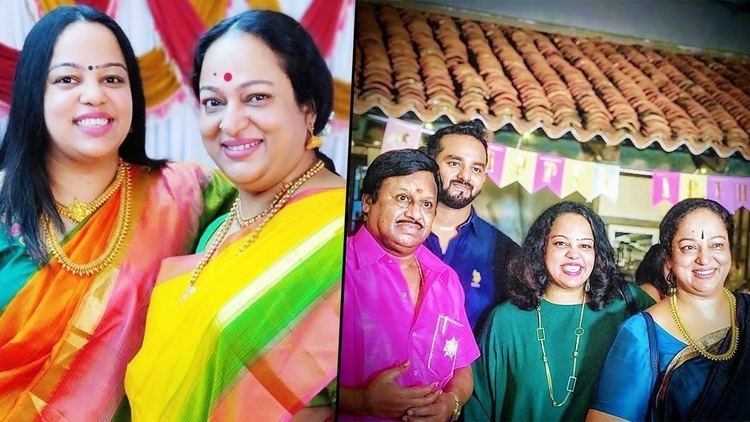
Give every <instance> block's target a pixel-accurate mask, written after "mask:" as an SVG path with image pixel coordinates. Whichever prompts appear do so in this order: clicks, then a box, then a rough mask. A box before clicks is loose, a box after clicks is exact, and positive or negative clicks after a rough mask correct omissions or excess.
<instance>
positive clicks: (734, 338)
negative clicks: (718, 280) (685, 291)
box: [669, 287, 740, 361]
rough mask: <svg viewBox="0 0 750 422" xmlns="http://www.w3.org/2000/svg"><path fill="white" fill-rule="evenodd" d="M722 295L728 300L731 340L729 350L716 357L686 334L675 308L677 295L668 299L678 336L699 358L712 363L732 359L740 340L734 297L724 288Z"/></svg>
mask: <svg viewBox="0 0 750 422" xmlns="http://www.w3.org/2000/svg"><path fill="white" fill-rule="evenodd" d="M724 294H725V295H726V297H727V299H728V300H729V323H730V324H731V326H730V331H731V339H730V343H731V344H730V345H729V349H727V351H726V352H724V353H720V354H718V355H715V354H713V353H711V352H709V351H708V350H706V349H705V348H704V347H702V346H700V345H699V344H698V342H697V341H695V340H693V338H692V337H690V334H688V332H687V329H686V328H685V324H683V323H682V320H681V319H680V314H679V312H678V308H677V295H676V294H673V295H672V296H670V297H669V310H670V311H671V312H672V319H673V320H674V323H675V324H676V325H677V329H679V330H680V334H682V337H684V338H685V340H687V342H688V344H689V345H690V347H692V348H693V349H695V351H696V352H698V353H699V354H700V355H701V356H703V357H704V358H706V359H708V360H713V361H726V360H729V359H732V357H734V354H735V353H737V345H738V344H739V339H740V328H739V327H738V326H737V301H736V299H735V298H734V295H733V294H732V292H730V291H729V289H727V288H726V287H724Z"/></svg>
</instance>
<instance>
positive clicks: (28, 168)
mask: <svg viewBox="0 0 750 422" xmlns="http://www.w3.org/2000/svg"><path fill="white" fill-rule="evenodd" d="M144 131H145V102H144V98H143V91H142V85H141V80H140V76H139V73H138V63H137V60H136V57H135V55H134V54H133V50H132V48H131V46H130V44H129V43H128V41H127V38H126V37H125V35H124V33H123V32H122V30H121V29H120V28H119V27H118V26H117V24H116V23H115V22H114V21H113V20H111V19H110V18H109V17H107V16H106V15H104V14H102V13H100V12H98V11H96V10H94V9H92V8H89V7H85V6H76V7H61V8H58V9H55V10H53V11H52V12H50V13H49V14H47V15H46V16H44V17H43V18H42V19H40V20H39V22H37V24H36V25H35V26H34V28H32V30H31V32H30V33H29V35H28V37H27V38H26V41H25V44H24V49H23V51H22V52H21V56H20V59H19V62H18V67H17V74H16V78H15V84H14V91H13V97H12V102H11V109H10V116H9V124H8V128H7V132H6V134H5V136H4V139H3V143H2V147H0V169H2V176H3V180H2V184H1V185H0V218H2V223H1V224H0V228H1V229H2V234H0V420H3V421H5V420H9V421H11V420H12V421H19V420H21V421H24V420H102V419H110V418H112V416H113V415H114V414H115V411H116V410H117V408H118V406H119V404H120V403H121V401H122V398H123V394H124V388H123V378H124V374H125V366H126V365H127V363H128V362H129V361H130V360H131V359H132V357H133V356H134V355H135V353H136V352H137V350H138V348H139V347H140V344H141V341H142V338H143V331H144V324H145V316H146V309H147V307H148V304H149V300H150V295H151V290H152V287H153V283H154V280H155V278H156V274H157V272H158V270H159V265H160V262H161V260H162V259H163V258H165V257H168V256H173V255H179V254H183V253H185V252H187V251H189V250H191V249H192V248H193V247H194V244H195V241H196V239H197V235H198V234H199V233H200V231H201V228H202V227H203V226H205V224H206V223H207V222H209V221H211V220H212V219H213V218H214V217H215V216H216V215H217V213H218V212H219V211H220V210H221V208H222V207H224V202H225V201H226V200H227V199H231V197H232V196H233V191H234V189H233V187H232V186H231V184H229V182H228V181H227V180H226V179H225V178H224V177H223V176H220V175H218V174H212V172H210V171H207V170H206V169H203V168H201V167H199V166H195V165H186V164H172V163H166V162H165V161H160V160H153V159H150V158H149V157H148V156H147V155H146V153H145V147H144V144H145V140H144Z"/></svg>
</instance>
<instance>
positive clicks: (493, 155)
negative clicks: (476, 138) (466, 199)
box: [486, 144, 507, 186]
mask: <svg viewBox="0 0 750 422" xmlns="http://www.w3.org/2000/svg"><path fill="white" fill-rule="evenodd" d="M506 149H507V147H506V146H505V145H500V144H489V145H487V169H486V172H487V177H489V178H490V180H492V181H493V182H494V183H495V184H496V185H498V186H500V177H501V176H502V175H503V165H504V164H505V150H506Z"/></svg>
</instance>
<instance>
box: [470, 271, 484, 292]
mask: <svg viewBox="0 0 750 422" xmlns="http://www.w3.org/2000/svg"><path fill="white" fill-rule="evenodd" d="M481 282H482V274H480V273H479V271H477V270H472V271H471V287H474V288H476V289H478V288H479V287H481V284H480V283H481Z"/></svg>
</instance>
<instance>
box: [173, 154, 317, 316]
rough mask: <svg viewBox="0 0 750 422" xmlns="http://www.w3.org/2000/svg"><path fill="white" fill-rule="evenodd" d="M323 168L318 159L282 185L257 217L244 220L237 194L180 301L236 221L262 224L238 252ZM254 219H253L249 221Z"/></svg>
mask: <svg viewBox="0 0 750 422" xmlns="http://www.w3.org/2000/svg"><path fill="white" fill-rule="evenodd" d="M322 168H323V162H322V161H320V160H318V161H317V162H316V163H315V164H313V166H312V167H310V168H309V169H308V170H307V171H306V172H305V173H304V174H303V175H302V176H300V177H299V178H298V179H297V180H295V181H294V182H292V184H291V185H290V186H288V187H287V186H286V184H285V185H284V186H283V187H282V189H283V193H281V195H278V194H277V195H276V196H275V197H274V200H273V201H272V202H271V204H269V205H268V207H267V208H266V209H264V210H263V211H261V213H260V214H258V215H256V216H255V217H251V218H249V219H245V220H244V222H243V218H242V217H241V216H240V215H239V214H240V213H239V209H240V206H241V205H240V204H241V202H240V197H239V195H238V196H237V199H235V200H234V204H232V209H231V210H230V211H229V216H228V217H227V219H226V220H224V222H223V223H222V224H221V226H219V228H218V229H217V230H216V233H215V234H214V236H213V240H212V241H211V243H210V244H209V246H208V248H207V249H206V252H205V253H204V254H203V257H202V258H201V260H200V262H198V266H197V267H195V269H194V270H193V272H192V274H190V280H189V282H188V288H187V289H186V290H185V293H183V294H182V298H181V299H180V302H184V301H185V300H187V298H188V297H190V295H191V294H193V293H194V292H195V290H196V289H197V287H196V282H197V281H198V277H199V276H200V274H201V272H202V271H203V269H204V268H205V267H206V265H207V264H208V262H209V261H210V260H211V258H212V257H213V255H214V254H215V253H216V251H217V250H218V249H219V246H221V244H222V243H224V238H225V237H226V236H227V234H228V233H229V228H230V227H232V223H233V222H234V221H237V225H239V226H240V228H245V227H247V226H249V225H250V224H252V223H254V222H255V221H257V220H260V224H258V226H257V227H256V228H255V229H253V231H252V232H250V235H249V236H248V239H247V241H246V242H245V243H244V244H243V245H242V246H241V247H240V249H239V251H238V252H237V253H238V254H239V253H241V252H242V251H244V250H245V249H247V248H248V247H249V246H250V245H252V244H253V242H255V239H257V238H258V235H259V234H260V232H261V230H263V227H265V226H266V224H267V223H268V222H269V221H271V219H272V218H273V216H275V215H276V214H277V213H278V212H279V211H280V210H281V208H283V207H284V205H286V203H287V201H289V198H291V197H292V195H294V193H295V192H296V191H297V190H298V189H299V188H300V187H302V185H303V184H305V182H307V181H308V180H310V178H311V177H313V176H315V174H317V173H318V172H319V171H320V170H321V169H322ZM248 220H252V221H248Z"/></svg>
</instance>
